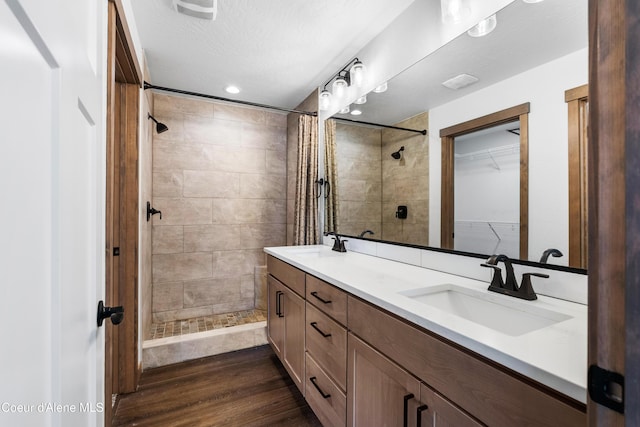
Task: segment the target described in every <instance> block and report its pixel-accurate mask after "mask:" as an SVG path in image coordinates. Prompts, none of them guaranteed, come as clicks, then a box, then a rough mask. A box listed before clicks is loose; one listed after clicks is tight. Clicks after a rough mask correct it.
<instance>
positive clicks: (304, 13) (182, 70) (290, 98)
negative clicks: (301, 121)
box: [132, 0, 413, 108]
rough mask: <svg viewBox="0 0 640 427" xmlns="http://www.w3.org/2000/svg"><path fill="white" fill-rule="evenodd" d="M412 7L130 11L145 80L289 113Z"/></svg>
mask: <svg viewBox="0 0 640 427" xmlns="http://www.w3.org/2000/svg"><path fill="white" fill-rule="evenodd" d="M412 2H413V0H394V1H388V0H325V1H309V0H269V1H266V0H218V14H217V18H216V19H215V20H214V21H207V20H202V19H197V18H191V17H187V16H185V15H181V14H178V13H176V12H175V11H174V10H173V8H172V2H171V0H134V1H132V6H133V10H134V17H135V21H136V25H137V27H138V31H139V33H140V39H141V42H142V46H143V48H144V50H145V55H146V57H147V61H148V67H149V70H150V74H151V83H153V84H155V85H160V86H167V87H173V88H177V89H183V90H189V91H194V92H201V93H206V94H210V95H217V96H224V97H228V98H235V99H241V100H244V101H251V102H258V103H263V104H270V105H275V106H279V107H286V108H293V107H295V106H297V105H298V104H299V103H300V102H301V101H303V100H304V99H305V98H306V97H307V96H308V95H309V94H310V93H311V91H313V90H314V89H315V88H316V87H318V86H319V85H320V84H322V83H324V82H323V80H326V78H327V76H330V75H331V74H333V73H335V72H336V71H338V70H339V69H340V68H342V66H343V65H344V64H345V63H346V62H348V61H349V60H350V59H351V58H352V57H353V56H354V55H355V54H356V53H357V52H358V51H359V50H360V49H361V48H362V47H363V46H364V45H366V44H367V42H369V41H370V40H371V39H372V38H373V37H375V36H376V35H377V34H378V33H379V32H380V31H381V30H382V29H383V28H384V27H386V26H387V25H388V24H389V23H390V22H391V21H392V20H393V19H394V18H395V17H396V16H397V15H399V14H400V13H401V12H402V11H403V10H404V9H406V7H408V6H409V5H410V4H411V3H412ZM229 84H233V85H236V86H238V87H240V88H241V90H242V91H241V92H240V94H238V95H229V94H227V93H226V92H224V88H225V87H226V86H227V85H229Z"/></svg>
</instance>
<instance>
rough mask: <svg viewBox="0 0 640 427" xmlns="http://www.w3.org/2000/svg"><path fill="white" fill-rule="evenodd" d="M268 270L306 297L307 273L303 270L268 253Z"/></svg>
mask: <svg viewBox="0 0 640 427" xmlns="http://www.w3.org/2000/svg"><path fill="white" fill-rule="evenodd" d="M267 271H268V272H269V274H271V275H272V276H273V277H275V278H276V279H278V280H280V281H281V282H282V283H284V284H285V285H287V286H288V287H289V288H291V289H292V290H293V291H294V292H295V293H297V294H298V295H300V296H301V297H303V298H304V276H305V273H304V272H303V271H302V270H298V269H297V268H295V267H293V266H291V265H289V264H287V263H286V262H284V261H280V260H279V259H278V258H275V257H273V256H271V255H267Z"/></svg>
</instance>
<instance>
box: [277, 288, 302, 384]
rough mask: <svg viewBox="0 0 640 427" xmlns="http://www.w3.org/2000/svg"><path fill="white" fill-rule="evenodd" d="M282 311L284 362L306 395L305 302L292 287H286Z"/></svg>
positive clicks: (294, 380)
mask: <svg viewBox="0 0 640 427" xmlns="http://www.w3.org/2000/svg"><path fill="white" fill-rule="evenodd" d="M283 292H284V295H283V297H282V299H283V304H282V306H281V311H282V313H283V315H284V318H283V319H284V342H283V344H282V346H283V351H282V363H283V364H284V366H285V368H287V371H289V374H291V378H292V379H293V382H294V383H295V384H296V386H298V388H299V389H300V392H301V393H302V394H303V395H304V383H305V381H304V339H305V336H304V333H305V304H304V300H303V299H302V298H300V297H299V296H298V295H297V294H296V293H295V292H293V291H292V290H291V289H289V288H287V287H284V289H283Z"/></svg>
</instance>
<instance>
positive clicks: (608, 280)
mask: <svg viewBox="0 0 640 427" xmlns="http://www.w3.org/2000/svg"><path fill="white" fill-rule="evenodd" d="M638 40H640V3H639V2H637V1H635V0H589V136H588V139H589V142H588V150H589V151H588V155H589V165H588V168H589V183H588V185H589V213H588V215H589V301H588V303H589V351H588V363H589V366H593V365H597V366H599V367H600V368H603V369H605V370H607V371H612V372H616V373H619V374H622V375H624V389H623V396H624V399H623V407H624V414H621V413H619V412H616V411H614V410H612V409H609V408H607V407H605V406H603V405H601V404H598V403H596V402H595V401H594V400H593V399H591V393H590V394H589V399H588V401H587V414H588V418H589V426H590V427H595V426H598V427H599V426H616V427H617V426H624V425H627V426H635V425H640V406H639V405H638V404H637V402H638V401H640V190H639V188H640V124H639V122H638V117H640V71H639V70H640V43H639V42H638ZM609 390H611V388H609Z"/></svg>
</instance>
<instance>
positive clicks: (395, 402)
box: [347, 334, 420, 427]
mask: <svg viewBox="0 0 640 427" xmlns="http://www.w3.org/2000/svg"><path fill="white" fill-rule="evenodd" d="M348 353H349V361H348V365H347V377H348V379H347V384H348V386H347V387H348V392H347V425H348V426H350V427H357V426H358V427H359V426H362V427H369V426H388V427H393V426H398V427H401V426H406V425H416V418H415V415H416V407H417V402H418V401H419V398H420V382H419V381H418V380H417V379H416V378H414V377H413V376H411V375H410V374H409V373H408V372H407V371H405V370H404V369H402V368H400V367H399V366H398V365H396V364H395V363H393V362H391V361H390V360H389V359H387V358H386V357H384V356H383V355H382V354H380V353H378V352H377V351H376V350H374V349H373V348H372V347H370V346H369V345H368V344H366V343H365V342H364V341H361V340H360V339H358V338H356V337H355V336H354V335H352V334H349V337H348Z"/></svg>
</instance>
